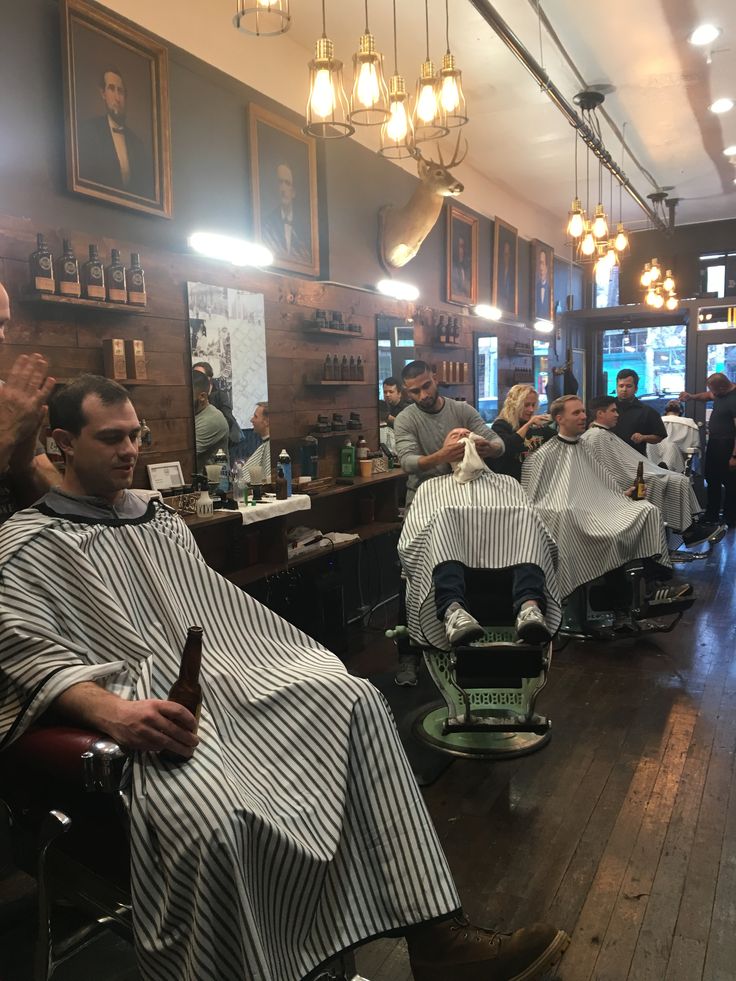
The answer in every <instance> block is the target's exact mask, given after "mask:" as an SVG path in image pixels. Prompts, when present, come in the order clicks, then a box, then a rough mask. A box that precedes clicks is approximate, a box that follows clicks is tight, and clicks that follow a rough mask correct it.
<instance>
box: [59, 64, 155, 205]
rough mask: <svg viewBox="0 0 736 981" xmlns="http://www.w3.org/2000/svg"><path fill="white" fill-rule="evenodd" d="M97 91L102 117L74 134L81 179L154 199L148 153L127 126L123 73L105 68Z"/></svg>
mask: <svg viewBox="0 0 736 981" xmlns="http://www.w3.org/2000/svg"><path fill="white" fill-rule="evenodd" d="M98 89H99V93H100V98H101V99H102V103H103V105H104V107H105V111H104V115H102V116H95V117H93V118H92V119H87V120H86V121H85V122H83V123H82V124H81V125H80V127H79V131H78V134H77V148H78V154H79V176H80V178H81V179H82V180H89V181H94V182H95V183H96V184H102V185H104V186H105V187H112V188H116V189H118V190H120V191H127V192H129V193H130V194H138V195H140V196H141V197H146V198H152V197H154V181H153V159H152V154H151V149H150V146H146V144H145V143H144V142H143V141H142V140H141V139H140V137H138V136H137V135H136V134H135V133H134V132H133V130H132V129H131V128H130V127H129V126H128V125H127V121H126V120H127V108H128V107H127V100H128V90H127V86H126V84H125V79H124V77H123V75H122V72H121V71H120V70H119V69H117V68H115V67H113V66H109V67H107V68H105V69H104V70H103V71H102V72H101V73H100V76H99V79H98Z"/></svg>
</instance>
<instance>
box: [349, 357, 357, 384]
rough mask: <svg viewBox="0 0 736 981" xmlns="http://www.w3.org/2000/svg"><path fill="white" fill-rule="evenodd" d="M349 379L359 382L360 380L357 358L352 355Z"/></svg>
mask: <svg viewBox="0 0 736 981" xmlns="http://www.w3.org/2000/svg"><path fill="white" fill-rule="evenodd" d="M348 378H349V379H350V381H357V379H358V371H357V368H356V367H355V356H354V355H352V354H351V355H350V363H349V364H348Z"/></svg>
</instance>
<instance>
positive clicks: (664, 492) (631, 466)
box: [580, 423, 703, 531]
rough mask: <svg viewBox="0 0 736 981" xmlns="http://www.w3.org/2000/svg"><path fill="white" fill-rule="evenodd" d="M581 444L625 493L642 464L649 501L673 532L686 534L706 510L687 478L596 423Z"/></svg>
mask: <svg viewBox="0 0 736 981" xmlns="http://www.w3.org/2000/svg"><path fill="white" fill-rule="evenodd" d="M580 442H581V444H582V446H583V448H584V449H585V450H586V451H587V452H588V453H589V454H590V455H591V457H592V458H593V459H594V460H597V461H598V463H600V464H601V466H602V467H603V469H604V470H606V471H607V472H608V473H609V474H610V475H611V477H613V479H614V481H615V482H616V486H617V487H618V489H619V490H621V491H625V490H628V488H629V487H631V485H632V484H633V483H634V478H635V477H636V470H637V467H638V466H639V464H640V463H642V464H643V470H644V481H645V483H646V485H647V500H648V501H651V503H652V504H653V505H654V506H655V507H657V508H659V510H660V512H661V513H662V519H663V520H664V521H665V522H666V523H667V525H668V526H669V527H670V528H671V529H672V530H673V531H685V530H686V529H687V528H689V527H690V525H691V524H692V523H693V518H694V516H695V515H696V514H698V513H699V512H700V511H702V510H703V509H702V508H701V506H700V504H699V503H698V499H697V497H696V496H695V494H694V493H693V489H692V487H691V486H690V481H689V480H688V478H687V477H686V476H685V475H684V474H682V473H673V472H672V471H671V470H663V469H662V467H658V466H656V465H655V464H654V463H652V462H651V460H648V459H647V458H646V457H644V456H642V455H641V453H638V452H637V451H636V450H635V449H633V448H632V447H631V446H629V445H628V443H624V441H623V440H622V439H621V438H620V437H618V436H617V435H616V434H615V433H614V432H611V430H610V429H605V428H604V427H603V426H597V425H596V424H595V423H593V424H592V426H590V428H589V429H588V430H587V432H584V433H583V435H582V436H581V437H580Z"/></svg>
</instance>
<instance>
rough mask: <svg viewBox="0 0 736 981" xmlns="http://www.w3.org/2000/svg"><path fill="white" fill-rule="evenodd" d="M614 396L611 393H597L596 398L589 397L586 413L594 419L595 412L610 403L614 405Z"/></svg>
mask: <svg viewBox="0 0 736 981" xmlns="http://www.w3.org/2000/svg"><path fill="white" fill-rule="evenodd" d="M615 402H616V398H615V396H613V395H598V396H597V397H596V398H594V399H591V400H590V402H588V415H589V416H590V417H591V419H595V414H596V412H602V411H603V410H604V409H607V408H608V407H609V406H610V405H614V404H615Z"/></svg>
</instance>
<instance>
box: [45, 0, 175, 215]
mask: <svg viewBox="0 0 736 981" xmlns="http://www.w3.org/2000/svg"><path fill="white" fill-rule="evenodd" d="M60 10H61V34H62V59H63V70H64V112H65V123H66V126H65V129H66V162H67V181H68V187H69V190H70V191H74V192H75V193H77V194H84V195H86V196H87V197H92V198H97V199H98V200H101V201H108V202H110V203H111V204H117V205H121V206H122V207H125V208H131V209H133V210H135V211H145V212H148V213H149V214H153V215H160V216H161V217H164V218H170V217H171V213H172V204H171V137H170V131H169V82H168V57H167V52H166V48H165V47H163V45H161V44H160V43H159V42H158V41H157V40H156V39H155V38H154V37H153V36H152V35H150V34H148V33H146V32H145V31H143V30H141V29H139V28H137V27H135V26H134V25H133V24H130V23H129V22H128V21H123V20H121V19H120V18H118V17H116V16H115V15H114V14H112V13H110V12H109V11H105V10H103V9H102V8H100V7H98V6H97V5H96V4H91V3H88V2H87V0H61V5H60Z"/></svg>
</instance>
